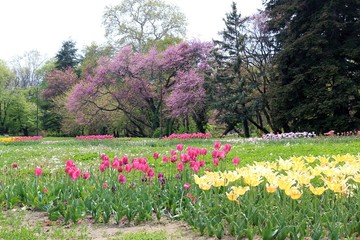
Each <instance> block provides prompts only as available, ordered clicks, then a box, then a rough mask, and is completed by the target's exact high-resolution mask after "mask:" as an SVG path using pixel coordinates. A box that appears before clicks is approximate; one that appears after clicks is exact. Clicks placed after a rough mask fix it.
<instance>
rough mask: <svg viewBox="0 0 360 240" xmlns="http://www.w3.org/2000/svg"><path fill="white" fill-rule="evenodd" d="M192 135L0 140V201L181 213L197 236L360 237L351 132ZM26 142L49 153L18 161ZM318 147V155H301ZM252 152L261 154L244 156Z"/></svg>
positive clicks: (120, 214)
mask: <svg viewBox="0 0 360 240" xmlns="http://www.w3.org/2000/svg"><path fill="white" fill-rule="evenodd" d="M112 141H115V142H114V143H112ZM201 141H203V142H200V140H197V141H191V140H189V141H187V144H186V145H184V144H182V143H181V142H180V141H178V140H175V141H171V142H167V141H162V140H156V141H153V140H151V141H150V140H137V141H128V142H121V141H117V140H116V139H113V140H109V141H108V142H101V143H99V145H94V144H93V143H91V144H90V143H89V144H86V142H77V141H74V142H63V143H61V142H60V143H53V144H54V145H53V146H50V147H49V144H43V145H41V144H37V145H31V143H30V142H29V145H27V146H22V145H21V146H16V148H15V146H14V148H12V146H11V145H6V146H5V145H4V146H0V153H1V154H2V155H0V156H1V158H2V159H1V160H2V161H4V160H5V161H6V162H5V163H3V164H4V165H3V174H2V176H1V179H0V181H1V184H0V202H1V203H2V204H3V208H4V209H12V208H16V207H18V206H21V207H26V208H28V209H32V210H41V211H44V212H47V214H48V218H49V220H50V221H59V220H61V221H63V222H64V223H79V222H81V221H83V220H84V219H90V220H91V221H92V222H94V223H114V224H117V225H119V226H123V225H133V224H139V223H146V222H157V221H161V220H162V219H164V218H166V219H172V220H174V221H175V220H184V221H186V222H187V223H188V224H189V225H191V226H192V227H193V228H194V229H196V230H197V231H198V232H199V233H200V234H201V235H207V236H215V237H217V238H224V237H226V238H231V237H232V238H238V239H242V238H249V239H252V238H254V237H257V238H259V237H261V238H263V239H272V238H277V239H285V238H291V239H297V238H300V239H303V238H305V237H311V238H314V239H323V238H331V239H339V238H356V237H358V236H360V208H359V204H358V203H359V201H360V192H359V189H358V187H359V182H360V158H359V156H358V149H359V145H360V144H359V143H358V142H357V141H356V138H354V139H352V140H351V139H349V138H346V139H345V140H344V141H343V142H341V141H342V139H340V138H337V139H334V140H333V139H330V140H329V139H298V140H293V141H290V142H288V141H286V142H285V141H279V140H277V141H274V142H264V143H247V144H245V143H242V144H236V143H235V144H234V143H232V144H231V145H230V144H229V142H232V141H230V140H229V141H227V140H226V139H225V140H222V141H221V142H220V141H215V140H211V139H208V140H201ZM119 143H121V144H123V146H121V147H120V148H119ZM55 144H56V145H55ZM74 145H75V146H74ZM292 146H294V148H292ZM326 146H331V147H330V148H328V149H326V148H325V147H326ZM8 148H9V150H7V149H8ZM21 148H23V149H24V152H20V150H19V149H21ZM41 148H47V149H44V150H43V151H41ZM32 149H34V152H38V153H39V154H40V155H45V156H46V154H51V155H52V156H54V157H53V158H50V157H47V158H46V159H44V160H41V159H35V158H33V159H31V157H30V156H28V157H26V160H24V161H20V160H19V161H18V160H17V159H21V157H22V156H23V154H24V153H25V152H31V151H33V150H32ZM67 149H68V150H67ZM256 149H259V151H258V152H256V151H257V150H256ZM276 149H278V152H283V153H284V155H282V157H283V158H282V159H281V158H280V159H279V154H278V152H276ZM319 149H320V150H321V149H323V150H322V151H320V152H316V153H317V154H318V155H317V156H312V155H311V154H306V153H308V152H309V151H314V152H315V150H317V151H319ZM70 150H71V151H70ZM51 151H52V152H51ZM49 152H50V153H49ZM252 152H255V153H256V154H255V156H258V158H259V160H262V159H263V158H267V159H268V160H266V161H259V162H254V161H249V160H248V159H247V158H250V156H251V153H252ZM326 152H328V153H329V154H326ZM346 152H350V153H351V154H346ZM60 153H61V154H60ZM64 153H65V154H64ZM264 153H266V154H267V155H266V156H265V155H261V154H264ZM273 153H275V154H273ZM10 154H13V157H11V155H10ZM319 154H320V155H319ZM273 155H276V156H273ZM295 155H296V156H295ZM7 156H8V157H7ZM272 156H273V157H272ZM38 157H39V156H38ZM60 159H61V160H60ZM10 160H11V161H14V162H8V161H10ZM59 167H60V168H59Z"/></svg>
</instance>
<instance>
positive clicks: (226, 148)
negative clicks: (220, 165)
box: [224, 143, 231, 153]
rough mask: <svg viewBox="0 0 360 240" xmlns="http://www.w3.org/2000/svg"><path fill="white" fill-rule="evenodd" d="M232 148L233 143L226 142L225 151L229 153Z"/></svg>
mask: <svg viewBox="0 0 360 240" xmlns="http://www.w3.org/2000/svg"><path fill="white" fill-rule="evenodd" d="M230 150H231V145H230V144H228V143H227V144H225V146H224V151H225V152H226V153H228V152H230Z"/></svg>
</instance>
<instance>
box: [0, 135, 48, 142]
mask: <svg viewBox="0 0 360 240" xmlns="http://www.w3.org/2000/svg"><path fill="white" fill-rule="evenodd" d="M42 138H43V137H42V136H31V137H5V138H0V142H3V143H10V142H23V141H36V140H39V139H42Z"/></svg>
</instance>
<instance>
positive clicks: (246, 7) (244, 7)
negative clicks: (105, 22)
mask: <svg viewBox="0 0 360 240" xmlns="http://www.w3.org/2000/svg"><path fill="white" fill-rule="evenodd" d="M165 1H166V2H169V3H173V4H176V5H178V6H179V7H180V9H181V11H182V12H183V13H184V14H185V15H186V17H187V19H188V26H187V30H188V32H187V38H188V39H194V38H196V39H200V40H203V41H211V40H212V39H213V38H217V37H218V35H217V34H218V32H219V31H221V30H222V29H223V28H224V23H223V21H222V19H223V18H224V17H225V14H226V13H228V12H230V10H231V3H232V1H233V0H165ZM234 1H235V2H236V3H237V7H238V10H239V11H240V12H241V14H242V15H243V16H248V15H251V14H253V13H256V10H257V9H260V8H262V5H261V1H262V0H234ZM120 2H121V0H61V1H60V0H4V1H2V3H1V5H0V34H1V36H0V59H2V60H5V61H10V60H11V59H12V58H13V57H15V56H19V55H23V54H24V53H25V52H27V51H30V50H38V51H39V52H40V53H41V54H42V55H44V56H46V57H53V56H54V55H55V54H56V53H57V51H58V50H59V49H60V48H61V46H62V42H64V41H66V40H69V39H71V40H74V41H75V42H76V47H77V48H78V49H79V50H82V49H83V47H84V46H86V45H89V44H91V43H92V42H96V43H98V44H101V43H104V42H105V38H104V27H103V26H102V25H101V22H102V15H103V12H104V9H105V6H110V5H117V4H119V3H120Z"/></svg>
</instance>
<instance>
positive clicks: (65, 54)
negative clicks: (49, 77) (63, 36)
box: [55, 40, 80, 70]
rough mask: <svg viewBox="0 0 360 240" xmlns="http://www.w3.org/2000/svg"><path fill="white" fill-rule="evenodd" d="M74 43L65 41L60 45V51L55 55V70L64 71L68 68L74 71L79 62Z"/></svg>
mask: <svg viewBox="0 0 360 240" xmlns="http://www.w3.org/2000/svg"><path fill="white" fill-rule="evenodd" d="M75 45H76V44H75V42H74V41H72V40H69V41H65V42H63V44H62V47H61V49H60V50H59V52H58V53H57V54H56V57H55V58H56V68H57V69H59V70H65V69H67V68H69V67H71V68H72V69H75V68H76V67H77V64H78V63H79V62H80V59H79V56H78V55H77V48H76V46H75Z"/></svg>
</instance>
